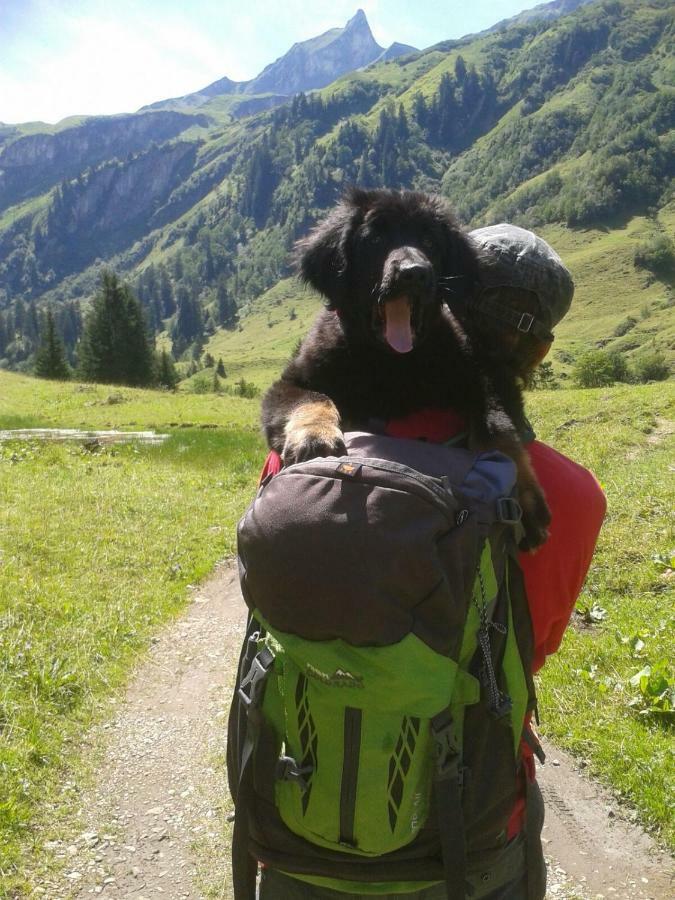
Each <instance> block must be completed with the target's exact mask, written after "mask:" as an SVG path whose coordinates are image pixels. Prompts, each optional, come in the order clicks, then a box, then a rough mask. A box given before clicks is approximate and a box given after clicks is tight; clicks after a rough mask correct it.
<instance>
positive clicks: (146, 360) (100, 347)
mask: <svg viewBox="0 0 675 900" xmlns="http://www.w3.org/2000/svg"><path fill="white" fill-rule="evenodd" d="M153 361H154V360H153V351H152V347H151V344H150V339H149V336H148V332H147V326H146V322H145V317H144V315H143V309H142V307H141V304H140V303H139V302H138V300H137V299H136V297H135V296H134V295H133V294H132V292H131V290H130V288H129V287H128V285H126V284H122V283H121V282H120V281H119V280H118V278H117V276H116V275H115V274H114V273H113V272H104V274H103V278H102V282H101V290H100V291H99V293H98V294H97V295H96V296H95V297H94V302H93V304H92V308H91V312H90V313H89V317H88V318H87V321H86V323H85V326H84V334H83V336H82V344H81V348H80V370H81V375H82V378H83V379H85V380H86V381H99V382H106V383H109V384H129V385H136V386H138V385H148V384H151V383H152V381H153V377H154V373H153Z"/></svg>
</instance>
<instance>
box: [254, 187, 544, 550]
mask: <svg viewBox="0 0 675 900" xmlns="http://www.w3.org/2000/svg"><path fill="white" fill-rule="evenodd" d="M297 249H298V260H299V265H300V273H301V276H302V278H303V279H304V280H305V281H306V282H308V283H309V284H311V285H312V286H313V287H314V288H316V289H317V290H318V291H320V292H321V293H322V294H323V296H324V297H325V298H326V300H327V301H328V302H327V308H326V309H325V310H324V311H323V312H322V313H320V314H319V316H318V317H317V319H316V321H315V322H314V325H313V327H312V329H311V331H310V332H309V334H308V336H307V337H306V338H305V340H304V341H303V342H302V344H301V345H300V347H299V349H298V351H297V353H296V355H295V356H294V358H293V359H291V361H290V362H289V363H288V365H287V366H286V369H285V370H284V372H283V374H282V376H281V378H280V380H279V381H277V382H275V384H273V385H272V387H271V388H270V389H269V391H268V392H267V394H266V395H265V397H264V400H263V427H264V430H265V434H266V437H267V440H268V443H269V446H270V447H271V448H272V449H274V450H276V451H277V452H278V453H280V454H281V456H282V458H283V460H284V463H285V464H287V465H289V464H291V463H293V462H297V461H300V460H303V459H309V458H312V457H315V456H332V455H337V456H339V455H342V454H343V453H344V452H345V446H344V441H343V429H344V430H345V431H346V430H352V429H359V428H360V429H363V430H368V429H369V428H372V425H373V422H374V421H387V420H389V419H392V418H398V417H401V416H405V415H407V414H408V413H411V412H414V411H417V410H422V409H429V408H439V409H447V408H452V409H455V410H457V411H459V412H461V413H463V414H464V415H465V416H466V418H467V420H468V422H469V429H470V443H471V446H472V447H473V448H475V449H478V450H486V449H499V450H501V451H503V452H505V453H507V454H508V455H509V456H511V458H512V459H513V460H514V461H515V463H516V465H517V469H518V482H519V495H520V502H521V505H522V507H523V513H524V515H523V524H524V526H525V532H526V536H525V540H524V542H523V546H526V547H528V548H534V547H536V546H538V545H539V544H541V543H542V542H543V541H544V540H545V539H546V536H547V526H548V523H549V521H550V515H549V511H548V507H547V506H546V502H545V500H544V497H543V494H542V492H541V489H540V487H539V485H538V482H537V480H536V477H535V476H534V473H533V471H532V469H531V467H530V463H529V458H528V455H527V453H526V451H525V450H524V448H523V446H522V444H521V443H520V439H519V437H518V432H519V430H521V428H522V426H523V423H524V412H523V400H522V395H521V390H520V387H519V384H518V382H517V380H516V379H515V378H514V377H513V374H512V373H511V372H510V371H509V370H507V369H506V368H503V367H500V365H499V364H498V363H496V362H495V361H494V358H493V357H492V356H491V355H488V354H485V353H484V354H481V352H480V351H481V348H480V343H479V338H478V336H477V335H475V334H472V332H471V322H470V320H468V319H465V318H464V317H462V318H458V317H457V316H456V315H453V314H452V313H451V312H450V310H449V309H448V306H447V303H446V301H448V300H450V299H452V298H458V299H459V298H464V299H466V297H467V296H468V297H470V296H471V294H472V291H473V290H474V288H475V287H476V285H477V260H476V257H475V252H474V250H473V249H472V246H471V244H470V242H469V240H468V239H467V237H466V236H465V235H464V234H463V232H462V231H461V230H460V228H459V226H458V225H457V223H456V222H455V221H454V219H453V217H452V215H451V214H450V212H449V211H448V210H447V208H446V206H445V205H444V203H443V201H442V200H441V199H440V198H438V197H434V196H429V195H426V194H420V193H414V192H401V193H398V192H394V191H385V190H373V191H364V190H358V189H354V190H352V191H351V192H349V193H348V194H347V195H346V197H345V198H344V199H343V201H342V202H341V203H340V204H339V205H338V206H337V208H336V209H335V210H333V212H332V213H331V214H330V215H329V216H328V217H327V218H326V219H325V220H324V221H323V222H321V223H320V224H319V225H317V226H316V228H315V229H314V230H313V231H312V232H311V234H310V235H309V236H308V237H307V238H306V239H304V240H303V241H301V242H299V244H298V248H297Z"/></svg>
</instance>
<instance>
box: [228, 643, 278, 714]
mask: <svg viewBox="0 0 675 900" xmlns="http://www.w3.org/2000/svg"><path fill="white" fill-rule="evenodd" d="M273 662H274V654H273V653H272V651H271V650H269V649H268V648H267V647H264V648H263V649H262V650H261V651H260V653H258V654H257V655H256V656H255V657H254V658H253V662H252V663H251V667H250V669H249V670H248V672H247V673H246V675H245V676H244V677H243V678H242V680H241V684H240V685H239V690H238V691H237V693H238V694H239V697H240V699H241V701H242V703H243V704H244V705H245V706H246V708H247V709H248V710H250V709H255V708H256V707H257V706H259V705H260V701H261V698H262V688H263V686H264V684H265V680H266V678H267V675H268V674H269V670H270V669H271V667H272V663H273Z"/></svg>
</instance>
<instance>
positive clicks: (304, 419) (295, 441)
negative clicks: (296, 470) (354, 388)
mask: <svg viewBox="0 0 675 900" xmlns="http://www.w3.org/2000/svg"><path fill="white" fill-rule="evenodd" d="M339 421H340V417H339V415H338V412H337V409H336V408H335V406H334V404H333V403H332V402H331V401H330V400H326V401H325V402H324V401H313V402H310V403H303V404H301V405H300V406H298V407H297V408H296V409H294V410H293V412H292V414H291V416H290V417H289V419H288V422H287V424H286V442H285V444H284V449H283V452H282V454H281V456H282V458H283V461H284V465H286V466H290V465H292V464H293V463H296V462H304V461H305V460H307V459H315V458H316V457H317V456H344V455H345V454H346V453H347V448H346V447H345V440H344V435H343V433H342V431H341V429H340V426H339Z"/></svg>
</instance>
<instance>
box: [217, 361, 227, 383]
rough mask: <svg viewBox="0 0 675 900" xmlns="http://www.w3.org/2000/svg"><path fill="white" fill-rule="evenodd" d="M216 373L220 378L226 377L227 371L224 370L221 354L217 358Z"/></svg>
mask: <svg viewBox="0 0 675 900" xmlns="http://www.w3.org/2000/svg"><path fill="white" fill-rule="evenodd" d="M216 375H220V377H221V378H227V373H226V372H225V364H224V363H223V357H222V356H221V357H220V358H219V359H218V365H217V366H216Z"/></svg>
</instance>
